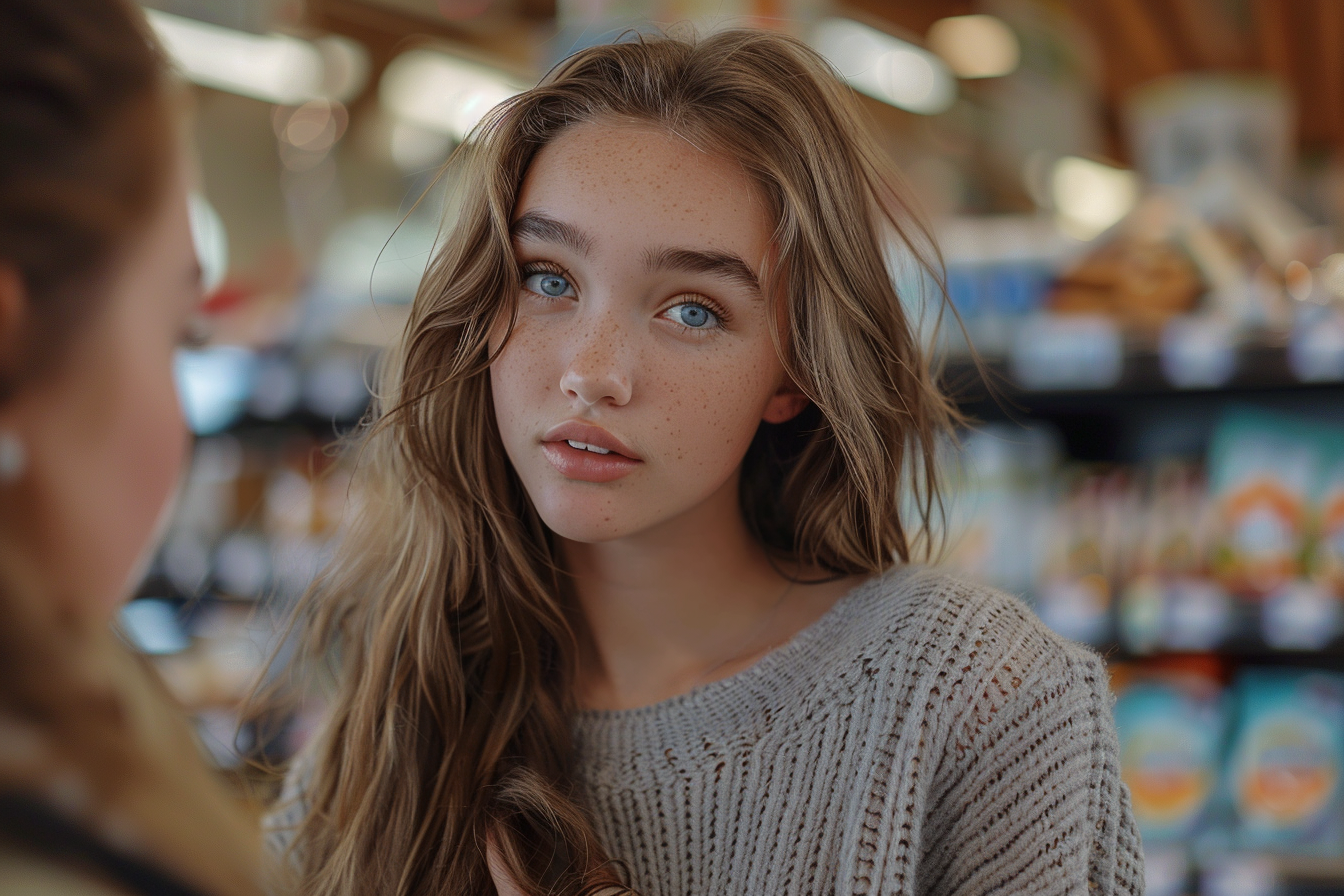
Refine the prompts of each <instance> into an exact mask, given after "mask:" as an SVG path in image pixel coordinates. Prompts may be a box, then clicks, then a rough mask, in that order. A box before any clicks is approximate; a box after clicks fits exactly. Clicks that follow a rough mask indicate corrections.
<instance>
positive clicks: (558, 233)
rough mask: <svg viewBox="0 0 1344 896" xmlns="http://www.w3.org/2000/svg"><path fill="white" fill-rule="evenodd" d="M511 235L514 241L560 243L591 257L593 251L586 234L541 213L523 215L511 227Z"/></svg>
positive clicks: (590, 240) (590, 239)
mask: <svg viewBox="0 0 1344 896" xmlns="http://www.w3.org/2000/svg"><path fill="white" fill-rule="evenodd" d="M509 233H510V234H511V235H512V236H513V238H514V239H532V240H541V241H542V242H547V243H559V244H560V245H562V246H568V247H569V248H570V249H573V250H574V251H575V252H577V253H578V254H579V255H589V254H591V253H592V251H593V241H592V238H590V237H589V236H588V235H587V234H586V233H584V232H583V231H582V230H580V229H579V228H577V227H575V226H574V225H573V224H567V223H565V222H564V221H557V220H556V219H555V218H552V217H550V216H549V215H544V214H542V213H541V212H528V213H527V214H525V215H523V216H522V217H520V218H519V219H518V220H517V221H514V222H513V224H512V226H510V227H509Z"/></svg>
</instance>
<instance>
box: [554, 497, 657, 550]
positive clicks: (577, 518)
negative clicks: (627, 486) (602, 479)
mask: <svg viewBox="0 0 1344 896" xmlns="http://www.w3.org/2000/svg"><path fill="white" fill-rule="evenodd" d="M531 494H532V503H533V506H535V507H536V509H537V514H538V515H539V516H540V517H541V521H542V522H543V523H545V524H546V528H548V529H550V530H551V531H552V532H554V533H555V534H556V535H558V536H560V537H561V538H564V539H567V540H569V541H577V542H582V543H584V544H599V543H601V542H606V541H615V540H617V539H619V538H625V537H626V536H629V535H633V534H635V533H637V532H639V531H640V530H642V529H646V528H648V527H649V526H650V525H651V524H652V523H654V522H656V521H655V520H651V519H649V513H648V510H649V508H648V506H647V502H645V501H641V500H640V499H638V498H636V497H635V496H634V495H630V494H622V493H620V492H619V491H617V490H615V489H612V488H610V487H609V486H601V485H588V484H585V483H563V484H550V483H548V484H547V485H546V486H545V487H544V488H542V489H539V490H538V491H536V492H532V493H531Z"/></svg>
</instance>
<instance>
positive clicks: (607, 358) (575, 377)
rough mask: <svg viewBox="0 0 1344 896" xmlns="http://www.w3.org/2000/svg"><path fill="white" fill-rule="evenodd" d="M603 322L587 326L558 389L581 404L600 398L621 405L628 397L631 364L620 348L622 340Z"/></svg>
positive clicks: (561, 377) (595, 402)
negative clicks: (602, 324) (603, 324)
mask: <svg viewBox="0 0 1344 896" xmlns="http://www.w3.org/2000/svg"><path fill="white" fill-rule="evenodd" d="M594 323H598V322H596V321H595V322H594ZM605 323H606V325H605V326H592V327H589V328H587V329H586V332H584V334H583V336H582V337H581V338H580V339H579V340H578V344H577V345H575V348H574V353H573V355H572V356H571V357H570V360H569V364H567V365H566V366H565V371H564V373H562V374H561V375H560V391H562V392H564V393H565V396H566V397H567V398H568V399H569V400H570V401H571V402H573V403H574V404H576V405H581V406H582V407H583V408H590V407H592V406H594V405H597V404H601V403H603V402H607V403H610V404H612V405H615V406H616V407H620V406H621V405H624V404H626V403H628V402H629V401H630V393H631V377H630V368H629V364H628V362H627V360H626V359H625V358H624V357H623V356H624V355H625V352H623V351H622V350H621V349H620V346H621V344H622V342H623V340H622V339H621V336H620V334H619V333H618V332H616V328H615V327H613V326H611V325H610V321H609V320H607V321H605Z"/></svg>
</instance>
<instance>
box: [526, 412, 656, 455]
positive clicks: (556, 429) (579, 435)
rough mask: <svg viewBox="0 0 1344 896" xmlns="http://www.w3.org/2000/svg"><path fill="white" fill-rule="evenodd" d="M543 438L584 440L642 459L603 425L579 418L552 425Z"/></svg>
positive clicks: (589, 443)
mask: <svg viewBox="0 0 1344 896" xmlns="http://www.w3.org/2000/svg"><path fill="white" fill-rule="evenodd" d="M541 440H542V441H543V442H565V441H574V442H583V443H584V444H586V445H594V446H596V447H598V448H605V449H607V450H608V451H610V452H612V453H613V454H619V455H621V456H622V457H628V458H630V459H631V460H642V458H641V457H640V456H639V455H638V454H635V452H633V451H631V450H630V449H629V448H627V447H625V443H623V442H622V441H621V440H620V439H618V438H616V437H615V436H613V435H612V434H611V433H609V432H607V431H606V430H605V429H603V428H602V427H600V426H594V425H593V424H591V423H580V422H579V421H577V420H566V421H565V422H564V423H560V424H557V425H556V426H552V427H551V428H550V429H548V430H546V434H545V435H544V436H542V437H541Z"/></svg>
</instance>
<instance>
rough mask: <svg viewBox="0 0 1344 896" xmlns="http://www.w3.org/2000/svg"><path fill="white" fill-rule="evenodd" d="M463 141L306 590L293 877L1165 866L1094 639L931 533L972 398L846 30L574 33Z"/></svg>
mask: <svg viewBox="0 0 1344 896" xmlns="http://www.w3.org/2000/svg"><path fill="white" fill-rule="evenodd" d="M453 176H454V177H455V178H456V180H457V182H458V183H459V184H461V190H462V195H461V201H460V204H459V205H458V206H457V213H456V214H457V217H456V221H455V223H454V224H453V226H452V228H451V231H450V233H449V234H448V236H447V237H446V239H445V240H444V242H443V245H442V246H441V248H440V249H439V251H438V253H437V254H436V256H435V257H434V259H433V261H432V263H431V265H430V269H429V271H428V273H427V275H426V277H425V280H424V282H423V284H422V286H421V288H420V291H419V294H418V296H417V297H416V301H415V305H414V310H413V312H412V315H411V320H410V323H409V324H408V326H407V329H406V332H405V335H404V339H403V341H402V343H401V345H400V349H399V351H398V352H396V353H395V355H394V357H393V358H392V360H391V361H390V363H389V374H390V383H389V385H388V386H387V388H386V390H385V394H384V396H383V399H382V408H383V410H382V411H381V413H380V415H379V416H378V417H377V418H376V419H375V420H374V421H373V422H372V424H371V425H370V426H369V427H368V428H367V430H366V431H365V433H364V435H363V438H362V440H361V441H360V443H359V445H358V447H357V454H356V457H357V459H358V474H357V475H358V476H359V477H360V481H361V483H362V486H363V493H362V500H361V508H362V509H361V510H360V512H359V514H358V515H357V516H356V518H355V519H354V520H353V523H352V526H351V528H350V531H349V533H348V534H347V536H346V541H345V543H344V545H343V548H342V550H341V552H340V557H339V559H338V560H337V561H336V562H335V564H334V565H333V566H332V567H331V568H330V569H328V570H327V571H326V573H325V574H324V576H323V577H322V578H321V579H320V581H319V582H318V584H317V586H316V587H315V590H314V592H313V595H312V603H311V604H310V610H311V613H310V615H309V616H308V617H307V623H306V624H307V632H308V635H309V646H310V647H311V648H312V650H313V653H314V655H315V656H327V657H333V656H334V657H336V658H337V660H338V673H337V681H338V688H337V691H336V693H335V697H334V702H333V706H332V711H331V716H330V720H329V724H328V725H327V727H326V728H325V729H324V732H323V733H322V735H321V736H320V737H319V738H318V739H317V740H316V741H315V742H314V744H313V745H312V747H311V748H310V749H309V750H308V751H307V752H306V754H305V755H304V757H303V758H302V759H301V761H300V762H299V763H298V765H297V766H296V769H295V771H294V772H293V774H292V775H291V788H290V796H289V798H288V803H287V804H286V805H285V806H283V807H282V808H281V810H280V811H279V813H278V815H277V817H276V818H275V820H274V824H275V827H276V829H277V840H278V841H279V842H280V843H282V844H286V843H287V844H288V845H289V848H290V858H291V861H292V862H293V863H294V864H296V865H297V867H298V868H299V869H300V870H301V873H302V879H303V884H304V886H303V890H304V892H309V893H351V894H354V893H384V894H420V893H425V894H429V893H436V894H437V893H453V894H459V893H460V894H468V893H472V894H474V893H483V892H489V891H490V887H491V884H492V882H493V884H494V885H495V886H496V887H497V888H498V890H499V892H501V893H526V894H541V893H566V894H572V893H592V892H603V891H604V890H605V889H606V888H609V887H619V886H621V885H628V886H630V887H632V888H633V889H634V890H636V891H637V892H639V893H643V894H646V896H655V894H679V896H680V894H711V893H772V894H787V893H798V894H804V893H806V894H811V893H821V892H847V893H848V892H853V893H884V894H897V893H945V894H980V893H986V892H1033V893H1066V892H1068V893H1078V892H1095V893H1099V894H1102V893H1104V894H1111V893H1137V892H1139V891H1140V890H1141V888H1142V873H1141V858H1140V854H1139V841H1138V837H1137V835H1136V833H1135V828H1134V824H1133V821H1132V818H1131V816H1130V812H1129V807H1128V797H1127V793H1126V791H1125V789H1124V786H1123V784H1122V783H1121V781H1120V779H1119V775H1118V763H1117V758H1116V743H1115V736H1114V732H1113V728H1112V723H1111V720H1110V713H1109V707H1110V698H1109V697H1108V696H1107V685H1106V673H1105V670H1104V669H1103V667H1102V665H1101V663H1100V662H1099V660H1098V659H1097V657H1096V656H1095V655H1093V654H1092V653H1090V652H1088V651H1087V650H1085V649H1083V648H1081V647H1078V646H1075V645H1073V644H1071V643H1068V642H1066V641H1064V640H1062V639H1060V638H1058V637H1056V636H1054V635H1052V634H1051V633H1050V632H1049V631H1047V630H1046V629H1044V628H1043V627H1042V626H1041V625H1040V624H1039V623H1038V622H1037V621H1036V620H1035V619H1034V617H1033V616H1032V615H1031V614H1030V613H1029V612H1028V611H1027V610H1026V609H1025V608H1024V607H1023V606H1022V605H1021V604H1020V603H1019V602H1018V601H1016V600H1014V599H1012V598H1009V597H1007V596H1004V595H1002V594H998V593H995V592H992V591H989V590H986V589H983V588H979V587H976V586H973V585H969V584H964V583H961V582H958V581H954V580H952V579H949V578H946V577H944V576H941V575H938V574H936V573H934V572H931V571H928V570H925V569H922V568H919V567H916V566H914V565H913V564H912V562H911V561H912V559H913V558H914V555H915V554H916V552H917V544H918V543H921V539H925V538H926V535H927V533H928V532H929V531H930V526H931V525H932V524H933V522H934V519H933V518H934V517H935V516H936V514H935V510H936V508H937V507H938V493H937V488H936V475H935V453H936V451H937V448H938V445H939V443H940V441H941V440H942V439H943V438H944V437H945V436H946V435H947V432H948V430H949V428H950V426H951V424H952V423H953V421H954V416H955V415H954V412H953V411H952V410H951V409H950V407H949V405H948V403H947V401H946V400H945V399H944V398H943V396H941V395H940V394H939V392H938V390H937V388H936V386H935V384H934V382H933V379H932V377H931V374H930V372H929V365H928V360H927V358H926V357H925V355H924V353H923V351H922V349H921V347H920V344H919V343H918V341H917V340H916V337H915V335H914V333H913V332H912V327H911V325H910V322H909V321H908V320H907V318H906V315H905V313H904V311H903V310H902V303H901V300H900V297H898V295H897V294H896V291H895V289H894V288H893V285H892V283H893V271H892V270H891V269H890V267H889V262H888V259H889V258H890V256H891V254H892V253H891V252H890V251H889V249H890V247H891V245H892V244H893V243H894V244H896V245H897V246H900V247H902V249H903V250H912V249H914V248H915V247H916V246H917V245H919V244H920V240H918V239H917V237H916V236H908V235H907V234H908V233H910V232H911V225H910V224H909V220H910V216H909V215H908V213H907V212H906V211H905V207H904V205H903V203H902V201H901V198H900V196H899V194H898V193H897V191H896V188H895V180H894V177H893V175H892V174H891V173H890V172H889V170H888V169H887V168H886V166H885V163H884V162H883V160H882V158H881V156H880V154H879V152H878V151H877V150H876V149H875V147H874V146H873V144H872V142H871V140H870V138H869V137H868V136H867V134H866V131H865V127H864V123H863V121H862V118H861V114H860V113H859V111H858V110H857V108H856V104H855V102H854V100H853V99H852V98H851V96H850V95H849V94H848V92H847V91H846V90H845V89H844V88H843V87H842V86H841V85H840V84H839V83H838V82H837V80H836V79H835V78H834V77H833V75H832V73H831V71H830V70H829V69H828V67H827V66H826V64H825V63H824V62H823V61H822V60H821V59H820V58H818V57H817V56H816V55H815V54H814V53H812V52H811V51H810V50H808V49H807V48H806V47H804V46H803V45H801V44H800V43H798V42H796V41H793V40H790V39H788V38H785V37H780V36H774V35H769V34H764V33H755V32H748V31H731V32H725V33H720V34H716V35H714V36H712V37H708V38H706V39H703V40H700V41H686V40H679V39H671V38H668V39H647V40H640V41H635V42H629V43H621V44H617V45H613V46H604V47H598V48H594V49H590V50H585V51H583V52H581V53H579V54H577V55H576V56H574V57H572V58H571V59H570V60H568V61H567V62H565V63H563V64H562V65H561V66H559V67H558V68H557V69H556V70H555V71H553V72H552V73H551V74H550V75H549V76H548V77H547V78H546V79H545V80H544V81H543V82H542V84H541V85H540V86H538V87H537V88H535V89H533V90H530V91H528V92H526V93H524V94H523V95H521V96H519V97H517V98H515V99H513V100H511V101H509V102H508V103H506V104H504V105H503V106H501V107H500V108H499V109H497V110H495V112H494V113H493V114H492V115H491V116H489V118H488V119H487V121H486V123H485V124H484V125H483V126H482V127H481V128H480V129H479V130H478V131H477V132H476V133H475V134H474V135H473V137H472V138H471V139H470V140H469V141H468V142H467V143H466V144H465V145H464V147H463V148H462V150H461V151H460V152H459V154H458V157H457V158H456V160H455V171H454V175H453ZM907 254H908V253H907ZM902 507H913V508H915V510H914V511H913V515H909V514H908V513H907V512H905V511H902V510H901V509H900V508H902ZM922 543H924V544H927V540H924V541H923V542H922Z"/></svg>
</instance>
